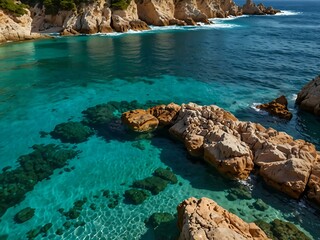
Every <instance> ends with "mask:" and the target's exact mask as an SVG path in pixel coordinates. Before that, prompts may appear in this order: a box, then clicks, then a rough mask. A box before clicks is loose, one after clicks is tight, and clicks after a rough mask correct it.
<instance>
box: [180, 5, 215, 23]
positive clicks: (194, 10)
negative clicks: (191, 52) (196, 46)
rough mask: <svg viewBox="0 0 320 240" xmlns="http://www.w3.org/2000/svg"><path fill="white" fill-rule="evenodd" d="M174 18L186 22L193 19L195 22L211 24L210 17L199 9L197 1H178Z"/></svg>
mask: <svg viewBox="0 0 320 240" xmlns="http://www.w3.org/2000/svg"><path fill="white" fill-rule="evenodd" d="M174 17H175V18H177V19H180V20H184V21H186V20H187V19H189V18H191V19H192V20H193V21H195V22H203V23H209V20H208V16H207V15H206V14H204V13H203V12H201V11H200V10H199V9H198V7H197V2H196V0H182V1H177V2H176V4H175V12H174ZM187 21H188V20H187ZM187 21H186V22H187ZM187 24H188V22H187ZM188 25H190V24H188Z"/></svg>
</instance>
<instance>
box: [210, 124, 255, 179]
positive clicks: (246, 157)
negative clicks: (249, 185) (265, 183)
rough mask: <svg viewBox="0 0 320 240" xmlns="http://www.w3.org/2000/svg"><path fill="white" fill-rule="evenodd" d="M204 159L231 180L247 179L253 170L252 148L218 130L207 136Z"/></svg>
mask: <svg viewBox="0 0 320 240" xmlns="http://www.w3.org/2000/svg"><path fill="white" fill-rule="evenodd" d="M206 139H207V140H206V143H205V144H204V159H205V160H206V161H207V162H209V163H210V164H211V165H213V166H214V167H215V168H216V169H217V170H218V171H219V172H221V173H223V174H224V175H226V176H228V177H230V178H237V179H246V178H248V176H249V174H250V172H251V171H252V169H253V166H254V165H253V155H252V152H251V150H250V148H249V147H248V146H247V145H246V144H245V143H244V142H241V140H240V139H238V138H236V137H235V136H234V135H232V134H228V133H226V132H223V131H222V130H218V131H216V132H211V133H210V134H208V135H207V138H206Z"/></svg>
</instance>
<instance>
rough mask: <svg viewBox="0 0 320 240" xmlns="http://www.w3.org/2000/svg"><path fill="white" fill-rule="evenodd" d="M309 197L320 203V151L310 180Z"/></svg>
mask: <svg viewBox="0 0 320 240" xmlns="http://www.w3.org/2000/svg"><path fill="white" fill-rule="evenodd" d="M308 188H309V190H308V198H309V199H310V200H312V201H313V202H315V203H317V204H318V205H320V153H319V152H318V157H317V161H316V163H315V164H314V165H313V168H312V171H311V175H310V178H309V182H308Z"/></svg>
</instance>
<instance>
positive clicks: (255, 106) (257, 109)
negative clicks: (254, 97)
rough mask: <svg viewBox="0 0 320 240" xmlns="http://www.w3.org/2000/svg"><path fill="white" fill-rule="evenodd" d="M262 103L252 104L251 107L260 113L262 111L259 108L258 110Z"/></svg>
mask: <svg viewBox="0 0 320 240" xmlns="http://www.w3.org/2000/svg"><path fill="white" fill-rule="evenodd" d="M261 104H262V103H252V105H251V106H250V107H251V108H252V109H253V110H255V111H256V112H260V111H261V110H260V109H259V108H257V106H258V105H261Z"/></svg>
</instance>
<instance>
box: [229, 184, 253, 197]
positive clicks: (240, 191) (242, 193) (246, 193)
mask: <svg viewBox="0 0 320 240" xmlns="http://www.w3.org/2000/svg"><path fill="white" fill-rule="evenodd" d="M227 198H228V199H229V200H230V201H234V200H237V199H245V200H250V199H252V195H251V191H250V189H248V188H247V187H246V186H243V185H241V186H239V187H237V188H231V189H230V190H229V194H228V195H227Z"/></svg>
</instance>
